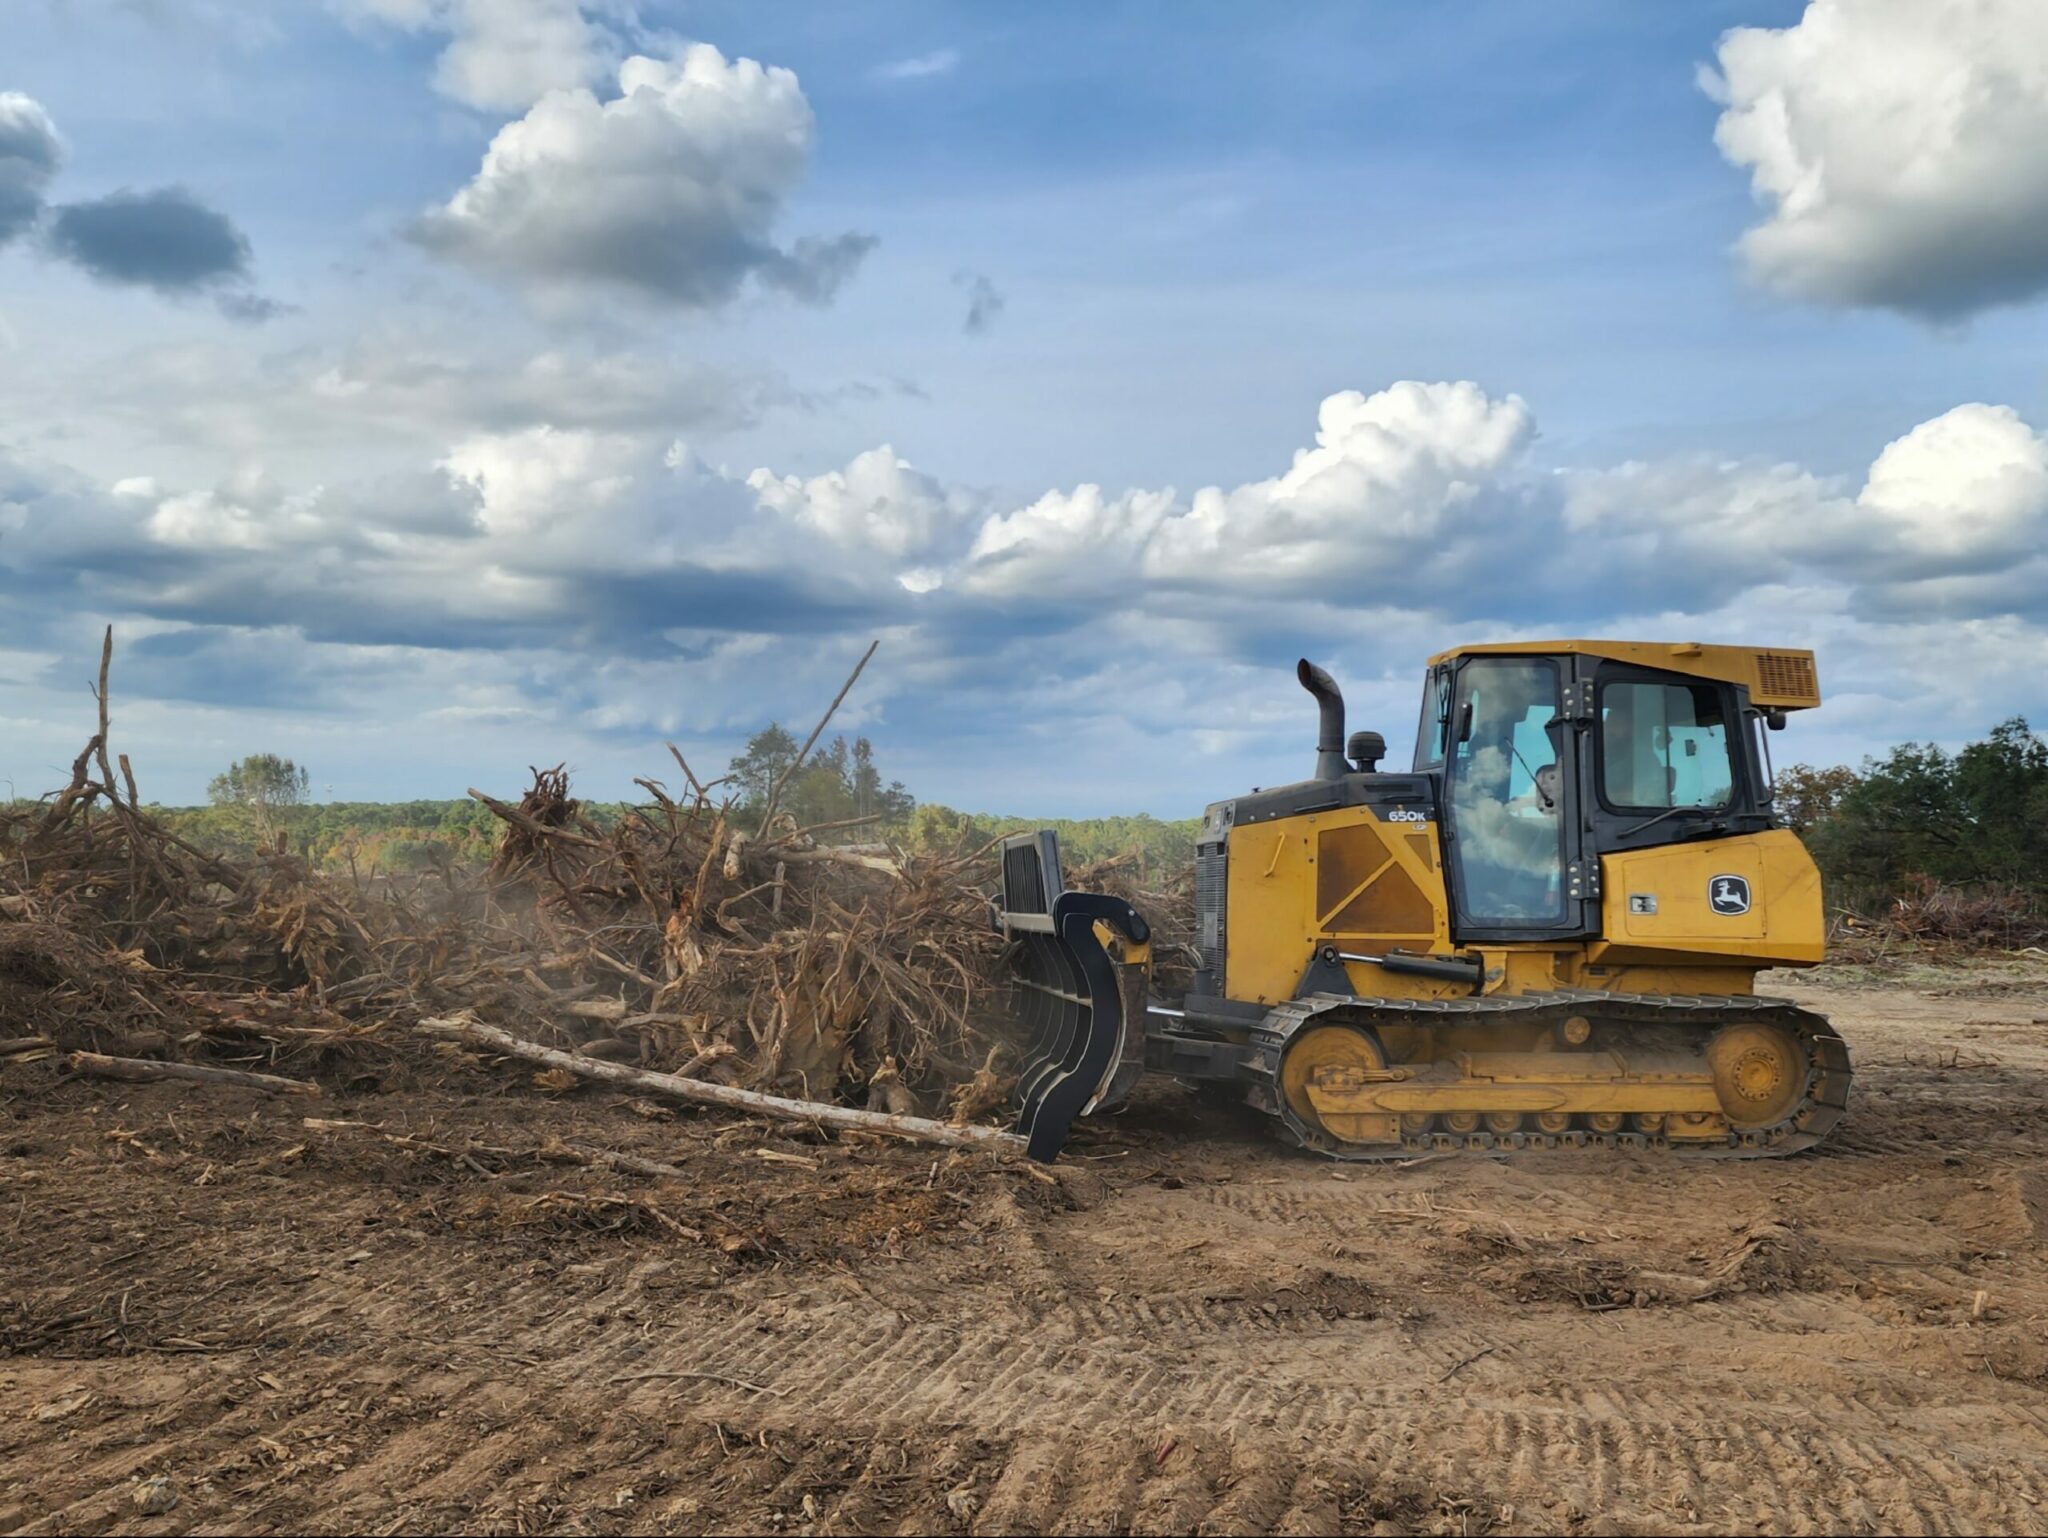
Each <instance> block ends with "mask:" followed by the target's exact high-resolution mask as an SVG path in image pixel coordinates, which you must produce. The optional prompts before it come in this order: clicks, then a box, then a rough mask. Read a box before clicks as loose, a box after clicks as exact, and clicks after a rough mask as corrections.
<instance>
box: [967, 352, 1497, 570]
mask: <svg viewBox="0 0 2048 1538" xmlns="http://www.w3.org/2000/svg"><path fill="white" fill-rule="evenodd" d="M1533 431H1534V422H1533V420H1532V418H1531V416H1530V414H1529V410H1528V408H1527V406H1525V405H1524V404H1523V402H1522V400H1521V398H1520V397H1519V396H1513V395H1510V396H1507V397H1505V398H1503V399H1500V400H1495V399H1493V398H1491V397H1489V396H1488V395H1487V394H1486V392H1485V391H1483V390H1482V389H1480V388H1479V386H1477V385H1476V384H1472V383H1470V382H1463V383H1457V384H1422V383H1416V382H1413V381H1404V382H1402V383H1400V384H1396V385H1393V386H1391V387H1389V388H1388V389H1385V390H1381V391H1379V392H1377V393H1376V394H1373V395H1370V396H1368V395H1364V394H1362V393H1360V392H1359V391H1356V390H1347V391H1344V392H1342V393H1340V394H1337V395H1332V396H1330V397H1329V398H1328V399H1326V400H1325V401H1324V402H1323V403H1322V407H1321V410H1320V412H1319V414H1318V421H1317V431H1316V443H1315V447H1313V448H1307V449H1302V450H1300V451H1299V452H1297V453H1296V454H1295V456H1294V463H1293V465H1292V466H1291V467H1290V468H1289V469H1288V470H1287V472H1286V473H1285V474H1283V475H1279V476H1275V477H1273V478H1272V479H1269V480H1263V481H1253V482H1248V483H1246V484H1244V485H1241V486H1237V487H1233V488H1229V489H1225V488H1223V487H1217V486H1209V487H1204V488H1203V489H1202V490H1200V491H1198V492H1196V493H1195V494H1194V496H1193V497H1192V498H1191V499H1189V500H1187V501H1185V502H1183V501H1181V500H1180V499H1179V498H1178V497H1177V496H1176V495H1175V493H1174V492H1173V491H1172V490H1171V489H1167V490H1160V491H1146V490H1138V491H1126V492H1124V493H1122V494H1120V495H1116V496H1110V495H1107V494H1105V493H1104V491H1103V490H1102V488H1101V487H1099V486H1092V485H1084V486H1080V487H1077V488H1076V489H1075V490H1073V491H1072V492H1048V493H1047V494H1046V495H1045V496H1044V497H1041V498H1040V499H1039V500H1038V501H1036V502H1034V503H1032V504H1031V505H1030V506H1028V507H1023V508H1019V509H1017V510H1016V511H1014V512H1011V513H1006V514H1000V515H998V516H995V517H992V518H990V519H989V520H988V522H987V523H986V524H985V525H983V527H982V529H981V531H980V533H979V534H978V535H977V537H976V539H975V542H974V547H973V549H972V551H971V552H970V554H969V559H968V565H967V571H966V573H965V584H966V585H967V586H968V587H969V588H971V589H973V590H975V591H979V592H983V593H987V594H990V595H997V596H999V595H1004V594H1014V593H1021V592H1026V591H1043V590H1045V588H1046V587H1047V586H1048V584H1049V583H1050V582H1052V581H1053V580H1054V579H1055V578H1056V577H1058V576H1059V568H1060V567H1062V566H1065V565H1067V564H1068V563H1070V562H1072V563H1075V564H1082V563H1084V562H1085V565H1086V566H1087V568H1088V572H1087V580H1089V581H1090V582H1091V585H1100V584H1102V583H1115V582H1120V581H1127V580H1129V579H1130V578H1132V577H1134V576H1143V577H1145V578H1147V579H1149V580H1151V581H1154V582H1159V583H1163V584H1168V585H1172V586H1177V587H1196V588H1206V587H1231V588H1235V589H1240V590H1241V589H1243V588H1245V587H1246V586H1248V585H1249V586H1255V587H1259V588H1263V589H1269V590H1270V589H1282V588H1287V587H1289V586H1298V585H1302V584H1305V583H1309V582H1313V581H1321V582H1334V581H1340V580H1343V579H1346V578H1349V577H1352V576H1371V575H1373V574H1374V573H1375V572H1382V571H1384V570H1386V569H1387V568H1388V565H1389V563H1392V564H1393V565H1395V566H1401V565H1407V566H1410V567H1412V566H1413V563H1414V562H1415V561H1416V560H1417V559H1418V558H1419V557H1420V556H1421V555H1422V554H1424V553H1425V552H1426V549H1427V546H1428V543H1429V542H1430V541H1432V540H1434V539H1436V538H1437V537H1438V536H1440V535H1441V534H1442V533H1444V532H1445V529H1446V525H1447V524H1448V523H1449V522H1450V521H1452V520H1453V519H1454V518H1455V517H1456V516H1457V515H1458V514H1459V512H1460V510H1464V509H1470V508H1471V507H1472V505H1473V504H1475V503H1476V502H1478V501H1479V500H1481V499H1482V498H1483V497H1484V496H1486V495H1488V494H1489V493H1493V492H1496V491H1499V490H1500V489H1501V488H1502V487H1503V485H1504V483H1505V478H1504V476H1503V472H1504V471H1505V470H1506V469H1507V468H1508V467H1509V466H1510V465H1511V464H1512V463H1513V461H1514V460H1515V459H1516V457H1517V456H1518V455H1519V454H1520V452H1521V450H1522V448H1523V446H1524V445H1525V444H1526V443H1527V442H1528V440H1529V437H1530V435H1531V433H1532V432H1533ZM1062 585H1063V586H1064V585H1065V584H1062ZM1069 590H1071V589H1069Z"/></svg>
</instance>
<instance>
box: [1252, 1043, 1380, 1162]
mask: <svg viewBox="0 0 2048 1538" xmlns="http://www.w3.org/2000/svg"><path fill="white" fill-rule="evenodd" d="M1388 1077H1389V1074H1388V1072H1387V1056H1386V1053H1385V1052H1383V1051H1381V1050H1380V1044H1379V1043H1378V1042H1377V1041H1375V1040H1374V1039H1373V1037H1372V1035H1371V1034H1370V1033H1369V1032H1366V1031H1363V1030H1360V1029H1359V1028H1358V1027H1357V1026H1355V1025H1337V1024H1331V1025H1315V1026H1310V1027H1309V1028H1308V1029H1307V1030H1305V1031H1303V1032H1302V1033H1301V1034H1300V1035H1299V1036H1297V1037H1295V1038H1294V1040H1293V1041H1292V1042H1290V1043H1289V1044H1288V1047H1287V1055H1286V1056H1285V1057H1284V1058H1282V1059H1281V1060H1280V1093H1281V1094H1282V1095H1284V1096H1285V1097H1286V1098H1287V1107H1288V1109H1289V1110H1291V1111H1292V1112H1293V1113H1294V1114H1295V1115H1296V1116H1297V1117H1299V1118H1300V1119H1301V1122H1302V1124H1303V1125H1304V1126H1306V1127H1307V1128H1308V1129H1309V1130H1310V1131H1311V1132H1313V1133H1318V1134H1320V1135H1322V1136H1323V1137H1326V1138H1329V1139H1331V1140H1333V1141H1335V1142H1338V1143H1398V1142H1399V1141H1400V1140H1401V1118H1400V1117H1399V1116H1397V1115H1395V1114H1393V1113H1392V1112H1390V1111H1375V1110H1371V1109H1366V1108H1361V1109H1356V1110H1353V1109H1345V1108H1339V1107H1341V1104H1342V1102H1341V1100H1339V1101H1338V1105H1337V1106H1333V1105H1332V1104H1331V1103H1330V1102H1331V1101H1332V1100H1333V1099H1335V1098H1336V1097H1338V1096H1341V1095H1342V1094H1343V1093H1344V1092H1345V1091H1346V1090H1349V1091H1352V1092H1354V1093H1355V1092H1356V1090H1357V1089H1358V1088H1360V1087H1361V1086H1368V1085H1373V1084H1376V1083H1379V1082H1382V1081H1384V1080H1386V1079H1387V1078H1388ZM1319 1099H1320V1100H1322V1101H1323V1104H1321V1105H1318V1104H1317V1101H1318V1100H1319Z"/></svg>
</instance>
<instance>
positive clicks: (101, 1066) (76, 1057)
mask: <svg viewBox="0 0 2048 1538" xmlns="http://www.w3.org/2000/svg"><path fill="white" fill-rule="evenodd" d="M65 1062H66V1065H67V1066H68V1067H69V1068H70V1069H71V1071H72V1072H73V1073H82V1074H87V1075H89V1076H90V1077H92V1078H95V1079H126V1080H129V1081H131V1082H134V1083H138V1084H146V1083H153V1082H157V1081H160V1080H164V1079H178V1080H182V1081H184V1082H186V1083H189V1084H231V1085H234V1086H236V1087H237V1088H240V1089H260V1090H262V1091H263V1092H264V1093H265V1094H267V1095H317V1094H319V1093H320V1086H319V1085H317V1084H309V1083H308V1082H306V1081H305V1080H304V1079H282V1078H279V1077H278V1076H277V1075H276V1074H271V1073H244V1072H243V1071H242V1070H241V1069H239V1068H204V1067H201V1066H200V1065H199V1064H197V1063H156V1062H151V1061H149V1060H148V1059H146V1058H140V1057H108V1056H106V1055H105V1054H104V1053H100V1052H74V1053H72V1054H71V1056H70V1057H69V1058H67V1059H66V1060H65Z"/></svg>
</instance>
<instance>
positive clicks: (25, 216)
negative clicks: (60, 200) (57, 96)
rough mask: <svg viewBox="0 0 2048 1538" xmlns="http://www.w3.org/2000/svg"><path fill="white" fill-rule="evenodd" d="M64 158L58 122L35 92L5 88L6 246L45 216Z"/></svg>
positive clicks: (0, 186) (2, 198)
mask: <svg viewBox="0 0 2048 1538" xmlns="http://www.w3.org/2000/svg"><path fill="white" fill-rule="evenodd" d="M63 160H64V144H63V141H62V140H60V139H59V138H58V137H57V125H56V124H55V123H52V122H51V121H50V114H49V113H47V112H45V111H44V110H43V108H42V105H41V104H40V103H39V102H37V101H35V100H34V99H33V98H32V97H28V96H24V95H22V94H21V93H20V92H19V91H0V246H4V245H6V244H7V243H8V242H9V241H11V240H13V239H15V238H16V237H17V236H20V235H23V234H26V233H27V232H28V231H29V230H30V229H31V228H33V227H34V225H35V223H36V221H37V220H38V219H39V218H41V217H42V212H43V191H44V189H45V188H46V187H48V186H49V184H50V178H51V177H53V176H55V175H56V174H57V167H58V166H59V165H61V164H62V163H63Z"/></svg>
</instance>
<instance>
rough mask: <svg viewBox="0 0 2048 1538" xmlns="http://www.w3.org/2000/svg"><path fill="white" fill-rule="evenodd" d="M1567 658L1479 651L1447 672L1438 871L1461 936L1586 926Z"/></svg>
mask: <svg viewBox="0 0 2048 1538" xmlns="http://www.w3.org/2000/svg"><path fill="white" fill-rule="evenodd" d="M1577 682H1578V680H1577V678H1576V676H1575V674H1574V671H1573V659H1570V658H1562V657H1502V656H1478V657H1467V658H1465V659H1463V660H1462V661H1461V662H1460V664H1459V666H1458V669H1457V673H1456V677H1455V681H1454V686H1453V693H1452V697H1451V698H1452V704H1451V714H1450V721H1449V728H1448V731H1447V732H1446V733H1445V739H1446V740H1445V754H1444V767H1443V774H1444V804H1443V818H1444V827H1445V830H1446V831H1445V844H1446V850H1445V860H1444V865H1445V871H1446V874H1447V876H1448V877H1449V886H1450V889H1451V899H1452V909H1453V913H1454V918H1455V922H1454V925H1453V933H1454V935H1455V938H1456V939H1457V940H1458V941H1459V942H1460V943H1467V942H1471V941H1475V940H1541V939H1551V938H1566V937H1574V936H1578V935H1583V934H1587V933H1591V932H1593V931H1594V930H1595V928H1596V927H1597V925H1598V921H1599V905H1598V899H1599V895H1600V894H1599V878H1598V868H1597V865H1592V864H1589V862H1588V861H1587V860H1586V858H1585V855H1584V849H1583V845H1584V838H1585V835H1584V829H1583V826H1582V819H1581V817H1580V807H1581V806H1582V804H1583V796H1584V786H1583V781H1584V771H1583V768H1582V760H1583V758H1584V756H1585V755H1584V754H1583V752H1582V748H1581V736H1582V734H1581V732H1580V731H1578V730H1577V729H1576V727H1577V723H1576V722H1575V720H1574V713H1573V712H1572V711H1571V710H1570V709H1569V708H1568V701H1571V700H1575V699H1576V698H1577V697H1578V696H1577V692H1576V685H1577Z"/></svg>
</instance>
